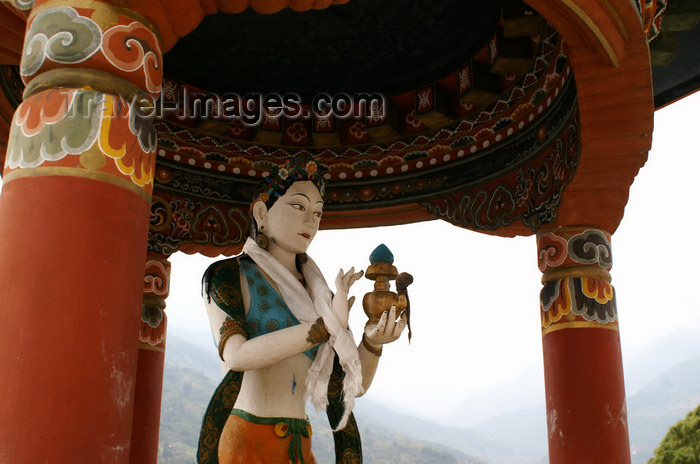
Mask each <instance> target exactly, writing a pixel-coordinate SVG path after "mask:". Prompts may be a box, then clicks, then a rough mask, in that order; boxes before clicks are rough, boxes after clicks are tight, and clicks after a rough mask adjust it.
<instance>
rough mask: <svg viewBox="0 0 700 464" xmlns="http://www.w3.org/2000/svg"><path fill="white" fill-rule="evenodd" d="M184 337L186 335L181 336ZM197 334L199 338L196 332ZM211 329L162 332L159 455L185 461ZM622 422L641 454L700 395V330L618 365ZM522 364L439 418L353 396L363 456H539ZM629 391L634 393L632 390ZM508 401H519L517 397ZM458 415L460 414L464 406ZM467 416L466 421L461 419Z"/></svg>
mask: <svg viewBox="0 0 700 464" xmlns="http://www.w3.org/2000/svg"><path fill="white" fill-rule="evenodd" d="M186 338H187V339H189V341H188V340H186ZM203 339H204V341H203ZM206 342H208V343H209V344H211V341H210V339H209V340H206V337H202V335H201V334H193V333H188V332H182V333H178V331H175V330H171V332H170V333H169V335H168V346H167V351H166V369H165V378H164V389H163V403H162V417H161V436H160V453H159V462H160V463H161V464H182V463H192V462H195V461H194V453H195V449H196V441H197V437H198V433H199V426H200V423H201V417H202V413H203V411H204V408H205V407H206V405H207V403H208V401H209V396H210V395H211V393H212V391H213V390H214V388H215V387H216V385H217V383H218V380H219V379H220V378H221V377H222V375H223V372H222V370H221V367H220V364H219V362H218V356H217V353H216V351H215V349H214V348H213V344H211V346H210V347H209V348H204V346H205V345H204V343H206ZM625 368H626V370H625V376H626V385H627V391H628V398H627V405H628V423H629V427H630V444H631V451H632V462H633V464H643V463H646V461H647V460H648V459H649V458H650V457H651V456H652V455H653V451H654V449H655V447H656V446H658V444H659V442H660V441H661V439H662V438H663V437H664V435H665V433H666V431H667V430H668V428H669V427H670V426H671V425H673V424H674V423H675V422H676V421H678V420H679V419H681V418H683V417H685V414H686V413H687V412H688V411H689V410H691V409H694V408H695V407H696V406H697V405H698V404H700V333H699V332H697V331H680V332H677V333H674V334H671V335H669V336H668V337H665V338H664V339H662V340H660V341H658V342H657V343H655V344H654V345H653V346H651V347H650V348H649V349H648V350H646V351H645V352H643V353H642V354H640V355H639V356H637V357H635V358H634V359H633V360H631V361H630V362H629V363H628V365H626V366H625ZM541 375H542V374H541V373H538V372H535V371H534V370H533V372H525V373H523V374H522V375H520V376H518V377H517V378H515V379H514V380H513V381H511V382H509V383H507V384H504V385H502V386H501V387H499V388H495V389H493V390H492V391H491V394H490V395H489V394H488V393H484V394H481V395H476V396H477V397H476V398H465V399H463V401H462V402H460V403H459V404H458V406H457V407H455V410H454V413H453V414H450V415H449V417H448V418H445V421H444V422H443V423H437V422H435V421H430V420H426V419H423V418H418V417H415V416H414V415H411V414H405V413H402V412H398V411H395V410H392V409H391V408H388V407H385V406H383V405H381V404H379V403H377V402H376V401H372V400H370V399H368V398H361V399H358V401H357V405H356V407H355V415H356V417H357V421H358V424H359V425H360V432H361V435H362V443H363V454H364V462H365V463H367V464H384V463H386V464H395V463H401V462H407V463H408V462H410V463H411V464H437V463H445V464H451V463H455V464H546V463H547V439H546V437H547V430H546V421H545V417H546V414H545V408H544V404H543V403H542V402H541V401H540V402H538V400H541V399H542V398H543V397H544V395H543V393H542V394H539V392H540V391H541V386H540V385H538V384H537V383H538V381H539V380H538V378H537V376H541ZM509 392H510V393H511V394H513V396H515V397H517V398H520V403H519V404H520V405H521V406H522V407H521V408H517V407H514V408H513V409H512V410H511V411H510V412H507V413H505V414H499V415H496V416H494V417H491V418H489V419H487V420H485V421H483V422H481V423H479V424H476V425H472V426H470V427H467V426H460V425H459V417H460V415H463V414H469V410H470V408H471V410H473V407H474V404H475V403H474V402H475V401H477V402H479V403H481V404H482V406H481V408H482V409H483V408H484V407H487V406H488V404H495V403H496V402H498V400H499V398H503V395H504V394H507V393H509ZM632 392H633V393H632ZM511 404H514V405H517V404H518V403H517V402H516V403H513V402H511ZM462 417H464V416H462ZM310 419H311V421H312V424H313V427H314V444H313V446H314V454H315V455H316V458H317V460H318V462H319V464H325V463H331V462H334V458H333V451H332V449H333V445H332V443H333V442H332V435H331V431H330V429H329V427H328V425H327V421H326V420H325V418H323V419H321V418H320V417H318V416H317V415H315V414H312V415H311V416H310ZM464 423H468V422H467V421H464Z"/></svg>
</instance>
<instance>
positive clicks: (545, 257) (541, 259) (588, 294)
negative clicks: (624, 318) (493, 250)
mask: <svg viewBox="0 0 700 464" xmlns="http://www.w3.org/2000/svg"><path fill="white" fill-rule="evenodd" d="M537 261H538V266H539V269H540V271H542V272H543V276H542V283H543V288H542V290H541V292H540V316H541V321H542V335H546V334H547V333H550V332H552V331H556V330H560V329H566V328H585V327H595V328H607V329H612V330H618V326H617V307H616V302H615V289H614V288H613V286H612V285H611V283H610V282H611V277H610V269H611V268H612V249H611V245H610V234H609V233H608V232H606V231H603V230H599V229H594V228H585V227H580V228H560V229H552V230H542V231H540V232H538V234H537Z"/></svg>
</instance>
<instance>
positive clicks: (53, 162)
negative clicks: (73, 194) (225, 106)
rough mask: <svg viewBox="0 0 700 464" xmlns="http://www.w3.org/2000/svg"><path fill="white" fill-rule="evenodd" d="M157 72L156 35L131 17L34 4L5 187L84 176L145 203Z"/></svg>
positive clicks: (101, 8)
mask: <svg viewBox="0 0 700 464" xmlns="http://www.w3.org/2000/svg"><path fill="white" fill-rule="evenodd" d="M162 67H163V66H162V53H161V46H160V39H159V37H158V34H157V31H156V30H155V29H154V27H153V26H152V25H151V24H150V23H149V22H148V20H147V19H145V18H144V17H142V16H141V15H139V14H138V13H136V12H134V11H131V10H128V9H126V8H122V7H118V6H114V5H111V4H108V3H106V2H100V1H95V0H50V1H41V2H40V1H37V2H36V5H35V7H34V8H33V9H32V11H31V13H30V14H29V19H28V21H27V31H26V36H25V40H24V50H23V52H22V62H21V65H20V74H21V77H22V80H23V81H24V83H25V84H26V89H25V92H24V101H23V102H22V103H21V104H20V105H19V107H18V108H17V111H16V112H15V115H14V118H13V120H12V123H11V126H10V136H9V140H8V147H7V152H6V158H5V168H4V175H3V181H4V182H5V183H7V182H11V181H13V180H14V179H16V178H20V177H36V176H47V175H52V176H55V175H59V176H72V177H83V178H89V179H92V180H97V181H101V182H106V183H111V184H114V185H117V186H118V187H121V188H124V189H126V190H130V191H132V192H134V193H136V194H137V195H139V196H141V197H142V198H143V199H144V201H145V202H146V203H148V204H149V205H150V202H151V193H152V191H153V181H154V179H153V176H154V170H155V153H156V145H157V136H156V130H155V127H154V125H153V121H154V118H155V112H156V108H155V103H154V102H155V98H156V96H157V95H159V93H160V89H161V82H162Z"/></svg>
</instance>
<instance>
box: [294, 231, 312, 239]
mask: <svg viewBox="0 0 700 464" xmlns="http://www.w3.org/2000/svg"><path fill="white" fill-rule="evenodd" d="M297 235H301V236H302V237H304V238H305V239H306V240H309V239H310V238H311V235H309V234H306V233H304V234H297Z"/></svg>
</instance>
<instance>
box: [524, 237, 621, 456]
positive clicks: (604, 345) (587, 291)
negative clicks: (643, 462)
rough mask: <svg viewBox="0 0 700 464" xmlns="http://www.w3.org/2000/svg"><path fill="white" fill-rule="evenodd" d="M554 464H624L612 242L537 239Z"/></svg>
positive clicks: (579, 238) (569, 238) (562, 238)
mask: <svg viewBox="0 0 700 464" xmlns="http://www.w3.org/2000/svg"><path fill="white" fill-rule="evenodd" d="M537 243H538V262H539V267H540V270H541V271H542V272H543V273H544V276H543V279H542V281H543V283H544V288H543V289H542V292H541V294H540V309H541V313H540V315H541V318H542V346H543V350H544V369H545V390H546V396H547V400H546V402H547V429H548V435H549V462H550V463H551V464H572V463H577V464H579V463H580V464H583V463H586V464H629V463H630V448H629V437H628V429H627V407H626V403H625V386H624V379H623V374H622V356H621V351H620V335H619V329H618V322H617V309H616V304H615V294H614V288H613V287H612V285H611V284H610V273H609V271H610V268H611V267H612V255H611V248H610V235H609V234H608V233H607V232H604V231H601V230H596V229H584V228H578V229H555V230H551V231H540V232H539V233H538V234H537Z"/></svg>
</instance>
